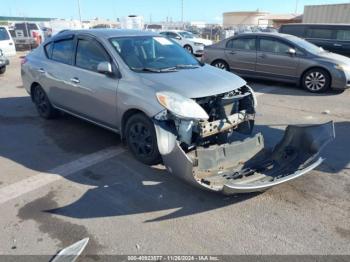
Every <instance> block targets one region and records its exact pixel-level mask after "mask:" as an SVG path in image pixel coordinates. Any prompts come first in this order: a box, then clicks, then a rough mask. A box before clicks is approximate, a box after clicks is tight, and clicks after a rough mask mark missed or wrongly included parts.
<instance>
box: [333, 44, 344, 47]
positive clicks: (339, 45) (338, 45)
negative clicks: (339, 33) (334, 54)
mask: <svg viewBox="0 0 350 262" xmlns="http://www.w3.org/2000/svg"><path fill="white" fill-rule="evenodd" d="M333 46H337V47H342V46H343V45H341V44H333Z"/></svg>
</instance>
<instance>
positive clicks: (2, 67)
mask: <svg viewBox="0 0 350 262" xmlns="http://www.w3.org/2000/svg"><path fill="white" fill-rule="evenodd" d="M9 64H10V61H9V60H8V59H7V58H6V57H5V56H4V55H3V52H2V50H1V49H0V75H2V74H4V73H5V72H6V66H8V65H9Z"/></svg>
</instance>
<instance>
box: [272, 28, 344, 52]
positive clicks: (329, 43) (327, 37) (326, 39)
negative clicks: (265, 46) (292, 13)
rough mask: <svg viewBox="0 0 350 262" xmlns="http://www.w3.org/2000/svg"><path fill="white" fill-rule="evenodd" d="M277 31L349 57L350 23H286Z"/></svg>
mask: <svg viewBox="0 0 350 262" xmlns="http://www.w3.org/2000/svg"><path fill="white" fill-rule="evenodd" d="M279 32H280V33H284V34H290V35H295V36H298V37H301V38H305V39H306V40H308V41H309V42H311V43H313V44H315V45H318V46H320V47H322V48H323V49H325V50H328V51H330V52H333V53H337V54H341V55H345V56H349V57H350V25H342V24H287V25H282V26H281V28H280V30H279Z"/></svg>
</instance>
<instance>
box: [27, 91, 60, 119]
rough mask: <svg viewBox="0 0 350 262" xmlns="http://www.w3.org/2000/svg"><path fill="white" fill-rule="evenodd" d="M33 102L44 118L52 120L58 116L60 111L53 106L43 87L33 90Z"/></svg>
mask: <svg viewBox="0 0 350 262" xmlns="http://www.w3.org/2000/svg"><path fill="white" fill-rule="evenodd" d="M33 101H34V104H35V106H36V109H37V111H38V113H39V115H40V116H41V117H42V118H45V119H52V118H55V117H57V116H58V110H57V109H55V108H54V107H53V106H52V105H51V103H50V100H49V98H48V97H47V95H46V93H45V91H44V89H42V87H41V86H36V87H34V88H33Z"/></svg>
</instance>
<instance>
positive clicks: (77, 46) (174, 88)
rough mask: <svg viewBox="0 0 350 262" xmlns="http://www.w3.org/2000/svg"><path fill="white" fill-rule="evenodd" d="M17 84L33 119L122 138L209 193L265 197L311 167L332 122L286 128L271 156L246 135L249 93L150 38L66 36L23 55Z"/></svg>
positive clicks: (146, 159) (236, 80)
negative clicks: (65, 118) (67, 120)
mask: <svg viewBox="0 0 350 262" xmlns="http://www.w3.org/2000/svg"><path fill="white" fill-rule="evenodd" d="M22 78H23V84H24V86H25V88H26V90H27V91H28V93H29V94H30V95H31V97H32V100H33V102H34V104H35V105H36V107H37V110H38V112H39V114H40V115H41V116H42V117H43V118H46V119H50V118H54V117H57V116H58V115H59V114H58V113H59V112H60V111H62V112H66V113H68V114H71V115H74V116H76V117H79V118H81V119H84V120H87V121H89V122H92V123H94V124H96V125H99V126H102V127H104V128H107V129H109V130H111V131H114V132H116V133H118V134H120V135H121V137H122V138H123V139H124V140H125V141H126V143H127V145H128V147H129V149H130V151H131V152H132V154H133V155H134V156H135V157H136V158H137V159H138V160H140V161H141V162H143V163H145V164H148V165H153V164H157V163H160V162H161V161H163V163H164V164H165V166H166V167H167V169H168V170H169V172H171V173H172V174H174V175H176V176H178V177H180V178H182V179H184V180H186V181H187V182H189V183H191V184H193V185H195V186H198V187H201V188H205V189H207V190H211V191H216V192H223V193H226V194H232V193H237V192H253V191H263V190H266V189H268V188H270V187H272V186H274V185H277V184H280V183H283V182H286V181H289V180H291V179H294V178H296V177H299V176H301V175H303V174H305V173H306V172H308V171H310V170H312V169H314V168H315V167H317V166H318V165H319V164H320V163H321V162H322V161H323V159H322V158H321V157H320V156H319V151H320V150H321V149H322V147H323V146H324V145H325V144H326V143H328V142H329V141H330V140H332V139H333V137H334V128H333V123H327V124H323V125H316V126H289V127H288V128H287V131H286V133H285V136H284V137H283V139H282V141H281V142H280V143H279V144H278V145H277V146H276V147H274V149H273V150H271V149H267V148H265V146H264V139H263V136H262V134H260V133H258V134H255V135H254V134H252V131H253V127H254V116H255V108H256V105H257V102H256V98H255V95H254V92H253V90H252V89H251V88H250V87H249V86H247V84H246V82H245V81H244V80H243V79H241V78H240V77H238V76H236V75H234V74H231V73H228V72H225V71H223V70H220V69H218V68H215V67H212V66H210V65H205V64H202V63H200V62H199V61H198V60H197V59H195V58H194V57H193V56H192V55H190V54H189V53H188V52H186V51H185V50H184V49H183V48H182V47H181V46H180V45H178V44H177V43H175V42H174V41H172V40H170V39H167V38H165V37H163V36H161V35H159V34H155V33H152V32H138V31H122V30H121V31H120V30H107V29H103V30H88V31H86V30H84V31H65V32H62V33H60V34H58V35H56V36H55V37H53V38H52V39H50V40H48V41H46V42H45V43H44V44H43V45H41V46H40V47H39V48H37V49H36V50H34V51H33V52H32V53H31V54H29V55H28V56H27V57H26V59H25V60H24V61H23V65H22Z"/></svg>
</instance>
